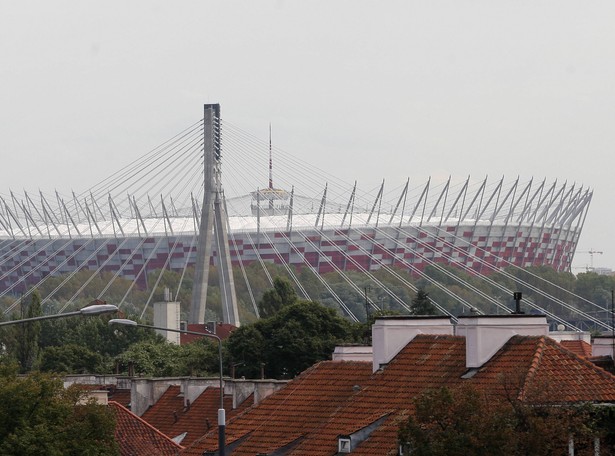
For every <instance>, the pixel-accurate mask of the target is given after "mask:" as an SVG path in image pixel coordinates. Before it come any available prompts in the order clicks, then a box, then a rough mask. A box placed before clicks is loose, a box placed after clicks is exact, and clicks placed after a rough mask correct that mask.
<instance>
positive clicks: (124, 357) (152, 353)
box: [115, 339, 219, 377]
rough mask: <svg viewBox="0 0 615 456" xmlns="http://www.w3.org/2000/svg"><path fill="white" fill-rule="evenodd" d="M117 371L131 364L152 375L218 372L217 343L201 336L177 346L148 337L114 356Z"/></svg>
mask: <svg viewBox="0 0 615 456" xmlns="http://www.w3.org/2000/svg"><path fill="white" fill-rule="evenodd" d="M115 362H116V365H117V366H118V369H119V371H120V372H127V371H128V370H129V366H132V367H133V369H134V371H135V373H137V374H142V375H147V376H152V377H171V376H186V375H205V374H211V373H216V374H217V373H218V372H219V358H218V344H217V342H215V343H214V342H212V341H211V340H210V339H203V340H200V341H196V342H193V343H190V344H185V345H176V344H172V343H169V342H166V341H164V340H148V341H142V342H137V343H135V344H133V345H131V346H130V347H129V348H128V349H127V350H126V351H124V352H123V353H121V354H119V355H118V356H116V357H115Z"/></svg>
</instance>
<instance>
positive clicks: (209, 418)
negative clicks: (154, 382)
mask: <svg viewBox="0 0 615 456" xmlns="http://www.w3.org/2000/svg"><path fill="white" fill-rule="evenodd" d="M253 403H254V395H253V394H252V395H250V396H249V397H248V398H247V399H246V400H245V401H244V402H243V403H242V404H240V405H239V407H238V408H237V409H235V410H232V408H233V398H232V397H231V396H229V395H225V396H224V409H225V410H226V411H227V419H230V418H231V417H232V416H234V415H236V414H237V413H239V412H241V411H243V410H244V409H246V408H248V407H249V406H251V405H252V404H253ZM219 408H220V388H215V387H207V388H206V389H205V391H203V393H201V394H200V395H199V397H197V398H196V400H195V401H194V402H192V403H191V404H190V405H189V406H188V405H184V395H183V394H182V393H181V391H180V387H179V386H176V385H171V386H169V387H168V388H167V390H166V391H165V392H164V394H163V395H162V396H161V397H160V399H159V400H158V401H157V402H156V404H154V405H153V406H152V407H150V408H149V409H148V410H147V411H146V412H145V413H144V414H143V417H142V418H143V419H144V420H145V421H147V422H148V423H150V424H151V425H152V426H154V427H155V428H156V429H159V430H160V431H161V432H163V433H164V434H166V435H168V436H170V437H172V438H173V437H176V436H179V435H181V434H183V433H186V435H185V437H184V438H183V440H182V441H181V444H182V445H184V446H186V445H189V444H190V443H192V442H193V441H194V440H195V439H196V438H198V437H200V436H202V435H203V434H205V433H207V432H208V431H209V430H210V429H212V428H215V427H217V424H218V409H219Z"/></svg>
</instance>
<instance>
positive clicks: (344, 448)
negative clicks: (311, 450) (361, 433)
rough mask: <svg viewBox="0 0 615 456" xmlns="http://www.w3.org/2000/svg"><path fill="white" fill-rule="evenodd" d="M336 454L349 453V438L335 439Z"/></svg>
mask: <svg viewBox="0 0 615 456" xmlns="http://www.w3.org/2000/svg"><path fill="white" fill-rule="evenodd" d="M337 452H338V453H350V438H349V437H339V438H338V439H337Z"/></svg>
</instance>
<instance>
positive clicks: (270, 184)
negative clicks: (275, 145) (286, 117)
mask: <svg viewBox="0 0 615 456" xmlns="http://www.w3.org/2000/svg"><path fill="white" fill-rule="evenodd" d="M269 188H270V189H273V154H272V151H271V122H270V123H269Z"/></svg>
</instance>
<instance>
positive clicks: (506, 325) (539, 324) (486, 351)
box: [456, 314, 549, 368]
mask: <svg viewBox="0 0 615 456" xmlns="http://www.w3.org/2000/svg"><path fill="white" fill-rule="evenodd" d="M458 318H459V320H458V323H457V328H456V333H457V335H458V336H464V337H465V338H466V366H467V367H468V368H477V367H481V366H482V365H483V364H485V363H486V362H487V361H489V359H491V357H492V356H493V355H495V354H496V352H497V351H498V350H499V349H500V348H502V347H503V346H504V344H505V343H506V342H508V340H509V339H510V338H511V337H512V336H516V335H520V336H547V335H549V325H548V324H547V318H546V317H545V316H544V315H526V314H509V315H471V316H460V317H458Z"/></svg>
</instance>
